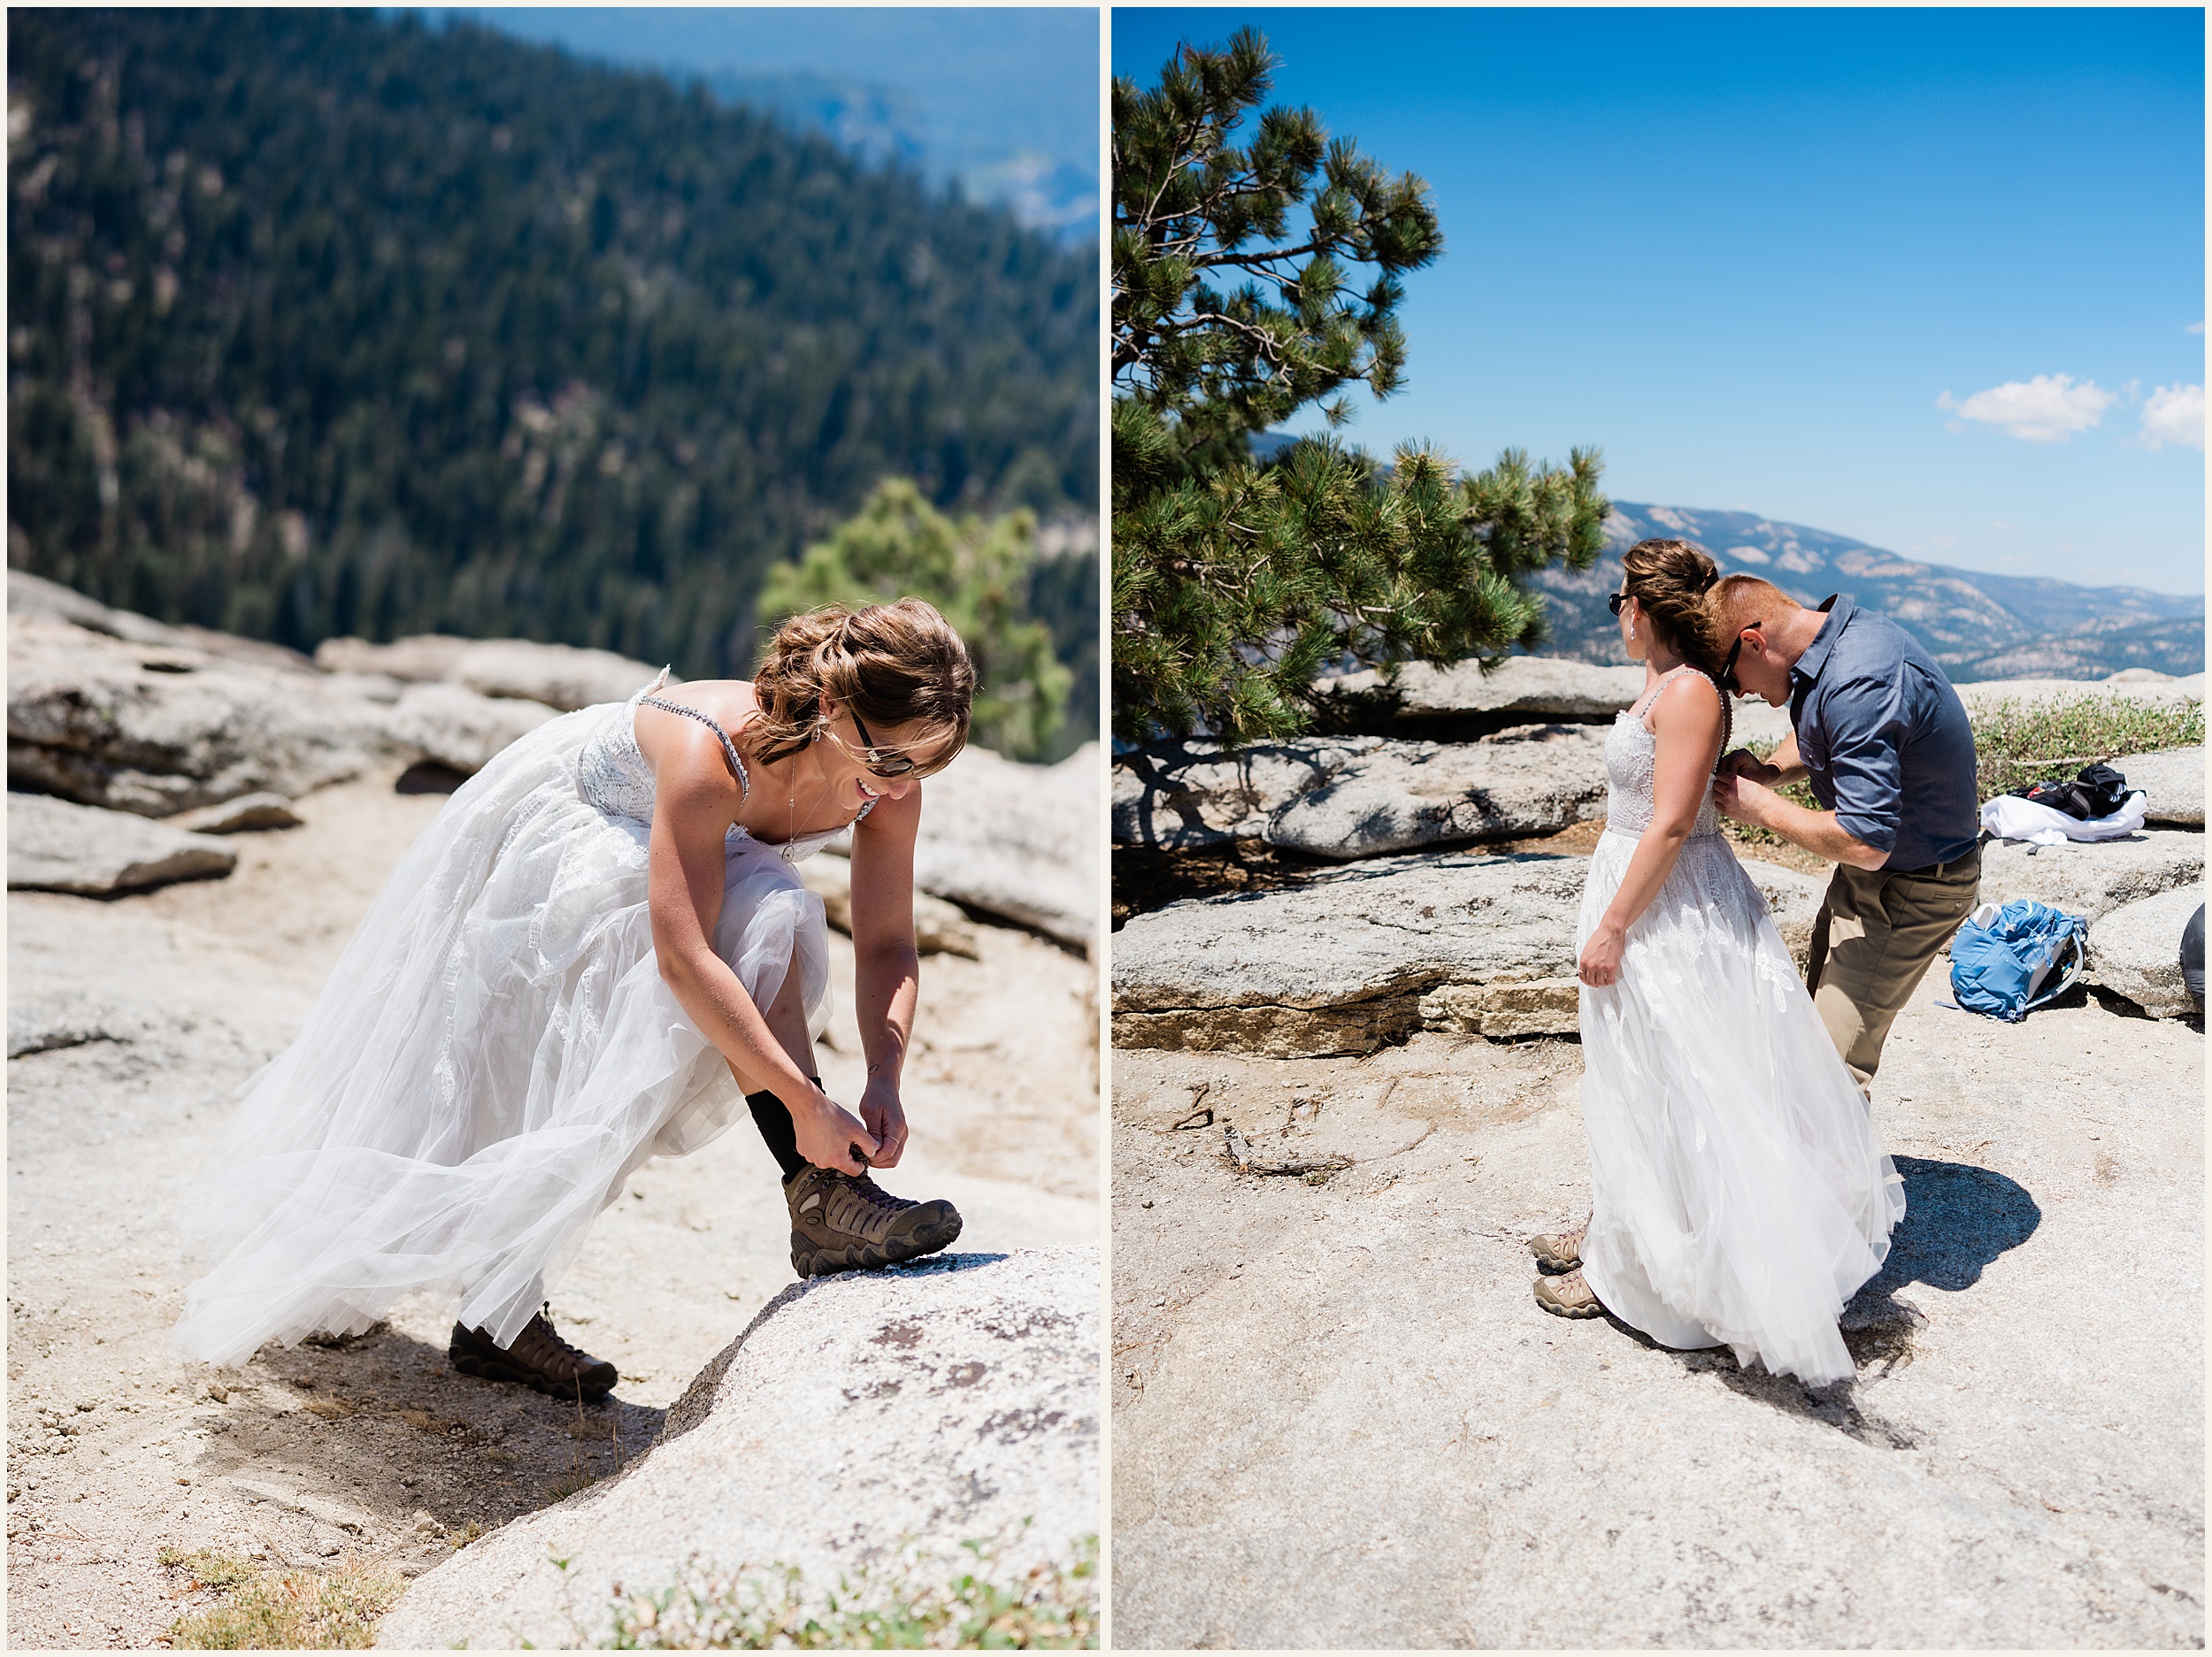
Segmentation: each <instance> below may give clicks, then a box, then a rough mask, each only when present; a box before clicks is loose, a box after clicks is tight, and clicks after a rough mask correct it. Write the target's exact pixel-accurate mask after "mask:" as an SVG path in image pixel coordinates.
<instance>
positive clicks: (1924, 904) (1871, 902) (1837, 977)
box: [1805, 847, 1982, 1093]
mask: <svg viewBox="0 0 2212 1657" xmlns="http://www.w3.org/2000/svg"><path fill="white" fill-rule="evenodd" d="M1981 878H1982V856H1981V848H1979V847H1977V848H1975V849H1974V850H1973V851H1971V852H1970V853H1968V854H1967V855H1965V856H1963V857H1960V858H1956V859H1955V860H1953V861H1952V862H1950V863H1942V864H1939V865H1938V867H1937V868H1936V869H1935V870H1932V871H1929V872H1928V873H1925V874H1890V873H1886V872H1885V871H1882V870H1879V869H1854V868H1852V867H1851V866H1850V865H1849V864H1848V863H1844V864H1839V865H1838V866H1837V869H1836V872H1835V878H1833V879H1832V880H1831V881H1829V883H1828V895H1827V896H1826V897H1825V898H1824V899H1823V900H1822V901H1821V905H1820V914H1819V915H1818V916H1817V917H1816V918H1815V919H1814V921H1813V945H1812V953H1811V954H1810V955H1809V956H1808V957H1807V959H1806V962H1805V987H1806V988H1807V989H1808V990H1809V991H1811V992H1812V997H1813V1006H1814V1009H1816V1011H1817V1012H1818V1013H1819V1014H1820V1022H1821V1023H1822V1024H1825V1025H1827V1027H1828V1039H1830V1040H1831V1041H1832V1042H1834V1043H1835V1044H1836V1051H1837V1052H1838V1053H1839V1054H1840V1055H1842V1058H1843V1062H1844V1063H1845V1064H1846V1065H1847V1066H1849V1067H1850V1070H1851V1074H1852V1075H1853V1076H1854V1077H1855V1078H1857V1081H1858V1084H1859V1091H1860V1092H1862V1093H1869V1092H1870V1086H1869V1085H1870V1083H1871V1082H1872V1081H1873V1079H1874V1072H1875V1070H1876V1069H1877V1068H1878V1067H1879V1065H1880V1064H1881V1062H1882V1043H1883V1042H1885V1041H1886V1040H1888V1039H1889V1027H1890V1025H1892V1024H1894V1023H1896V1022H1897V1015H1898V1014H1899V1013H1901V1012H1902V1011H1903V1010H1904V1008H1905V1003H1906V1002H1907V1001H1909V1000H1911V999H1912V993H1913V991H1914V990H1915V989H1916V987H1918V986H1919V983H1920V980H1921V978H1922V976H1923V975H1924V974H1925V973H1926V971H1927V970H1928V963H1930V962H1931V961H1932V960H1934V959H1935V958H1936V956H1937V955H1938V954H1939V953H1940V952H1941V951H1942V949H1943V947H1944V946H1945V945H1946V944H1947V943H1949V942H1950V941H1951V934H1952V933H1954V932H1956V931H1958V929H1959V923H1960V922H1961V921H1962V920H1964V919H1965V918H1966V917H1968V916H1969V915H1970V914H1971V913H1972V912H1973V909H1974V900H1975V897H1976V895H1977V894H1978V893H1979V891H1980V889H1981Z"/></svg>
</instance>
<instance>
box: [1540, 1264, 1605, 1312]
mask: <svg viewBox="0 0 2212 1657" xmlns="http://www.w3.org/2000/svg"><path fill="white" fill-rule="evenodd" d="M1536 1304H1537V1305H1539V1306H1540V1307H1542V1308H1544V1309H1545V1310H1546V1311H1547V1312H1550V1313H1552V1314H1553V1315H1555V1316H1559V1317H1601V1316H1604V1315H1605V1308H1604V1307H1602V1306H1601V1305H1599V1304H1598V1297H1597V1295H1596V1294H1595V1293H1594V1292H1593V1291H1592V1290H1591V1287H1590V1285H1588V1284H1587V1283H1585V1282H1584V1281H1583V1280H1582V1273H1581V1272H1580V1271H1579V1270H1575V1271H1570V1272H1568V1273H1567V1274H1566V1275H1565V1276H1564V1277H1539V1278H1537V1279H1536Z"/></svg>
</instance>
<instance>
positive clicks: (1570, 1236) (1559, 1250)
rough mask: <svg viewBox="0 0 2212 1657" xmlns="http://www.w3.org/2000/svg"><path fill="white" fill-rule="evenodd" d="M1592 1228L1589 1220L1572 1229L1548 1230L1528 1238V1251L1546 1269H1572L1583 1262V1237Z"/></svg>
mask: <svg viewBox="0 0 2212 1657" xmlns="http://www.w3.org/2000/svg"><path fill="white" fill-rule="evenodd" d="M1589 1230H1590V1222H1589V1221H1587V1220H1585V1221H1583V1223H1582V1224H1579V1225H1578V1226H1576V1227H1575V1229H1574V1230H1573V1231H1547V1232H1546V1233H1545V1234H1544V1235H1543V1236H1541V1237H1532V1238H1530V1239H1528V1252H1529V1253H1530V1254H1533V1255H1535V1256H1536V1263H1537V1264H1538V1265H1540V1266H1541V1267H1542V1268H1543V1269H1544V1270H1546V1271H1572V1270H1574V1269H1575V1268H1576V1267H1577V1266H1579V1265H1580V1264H1581V1263H1582V1239H1583V1238H1584V1237H1585V1236H1586V1234H1587V1233H1588V1231H1589Z"/></svg>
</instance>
